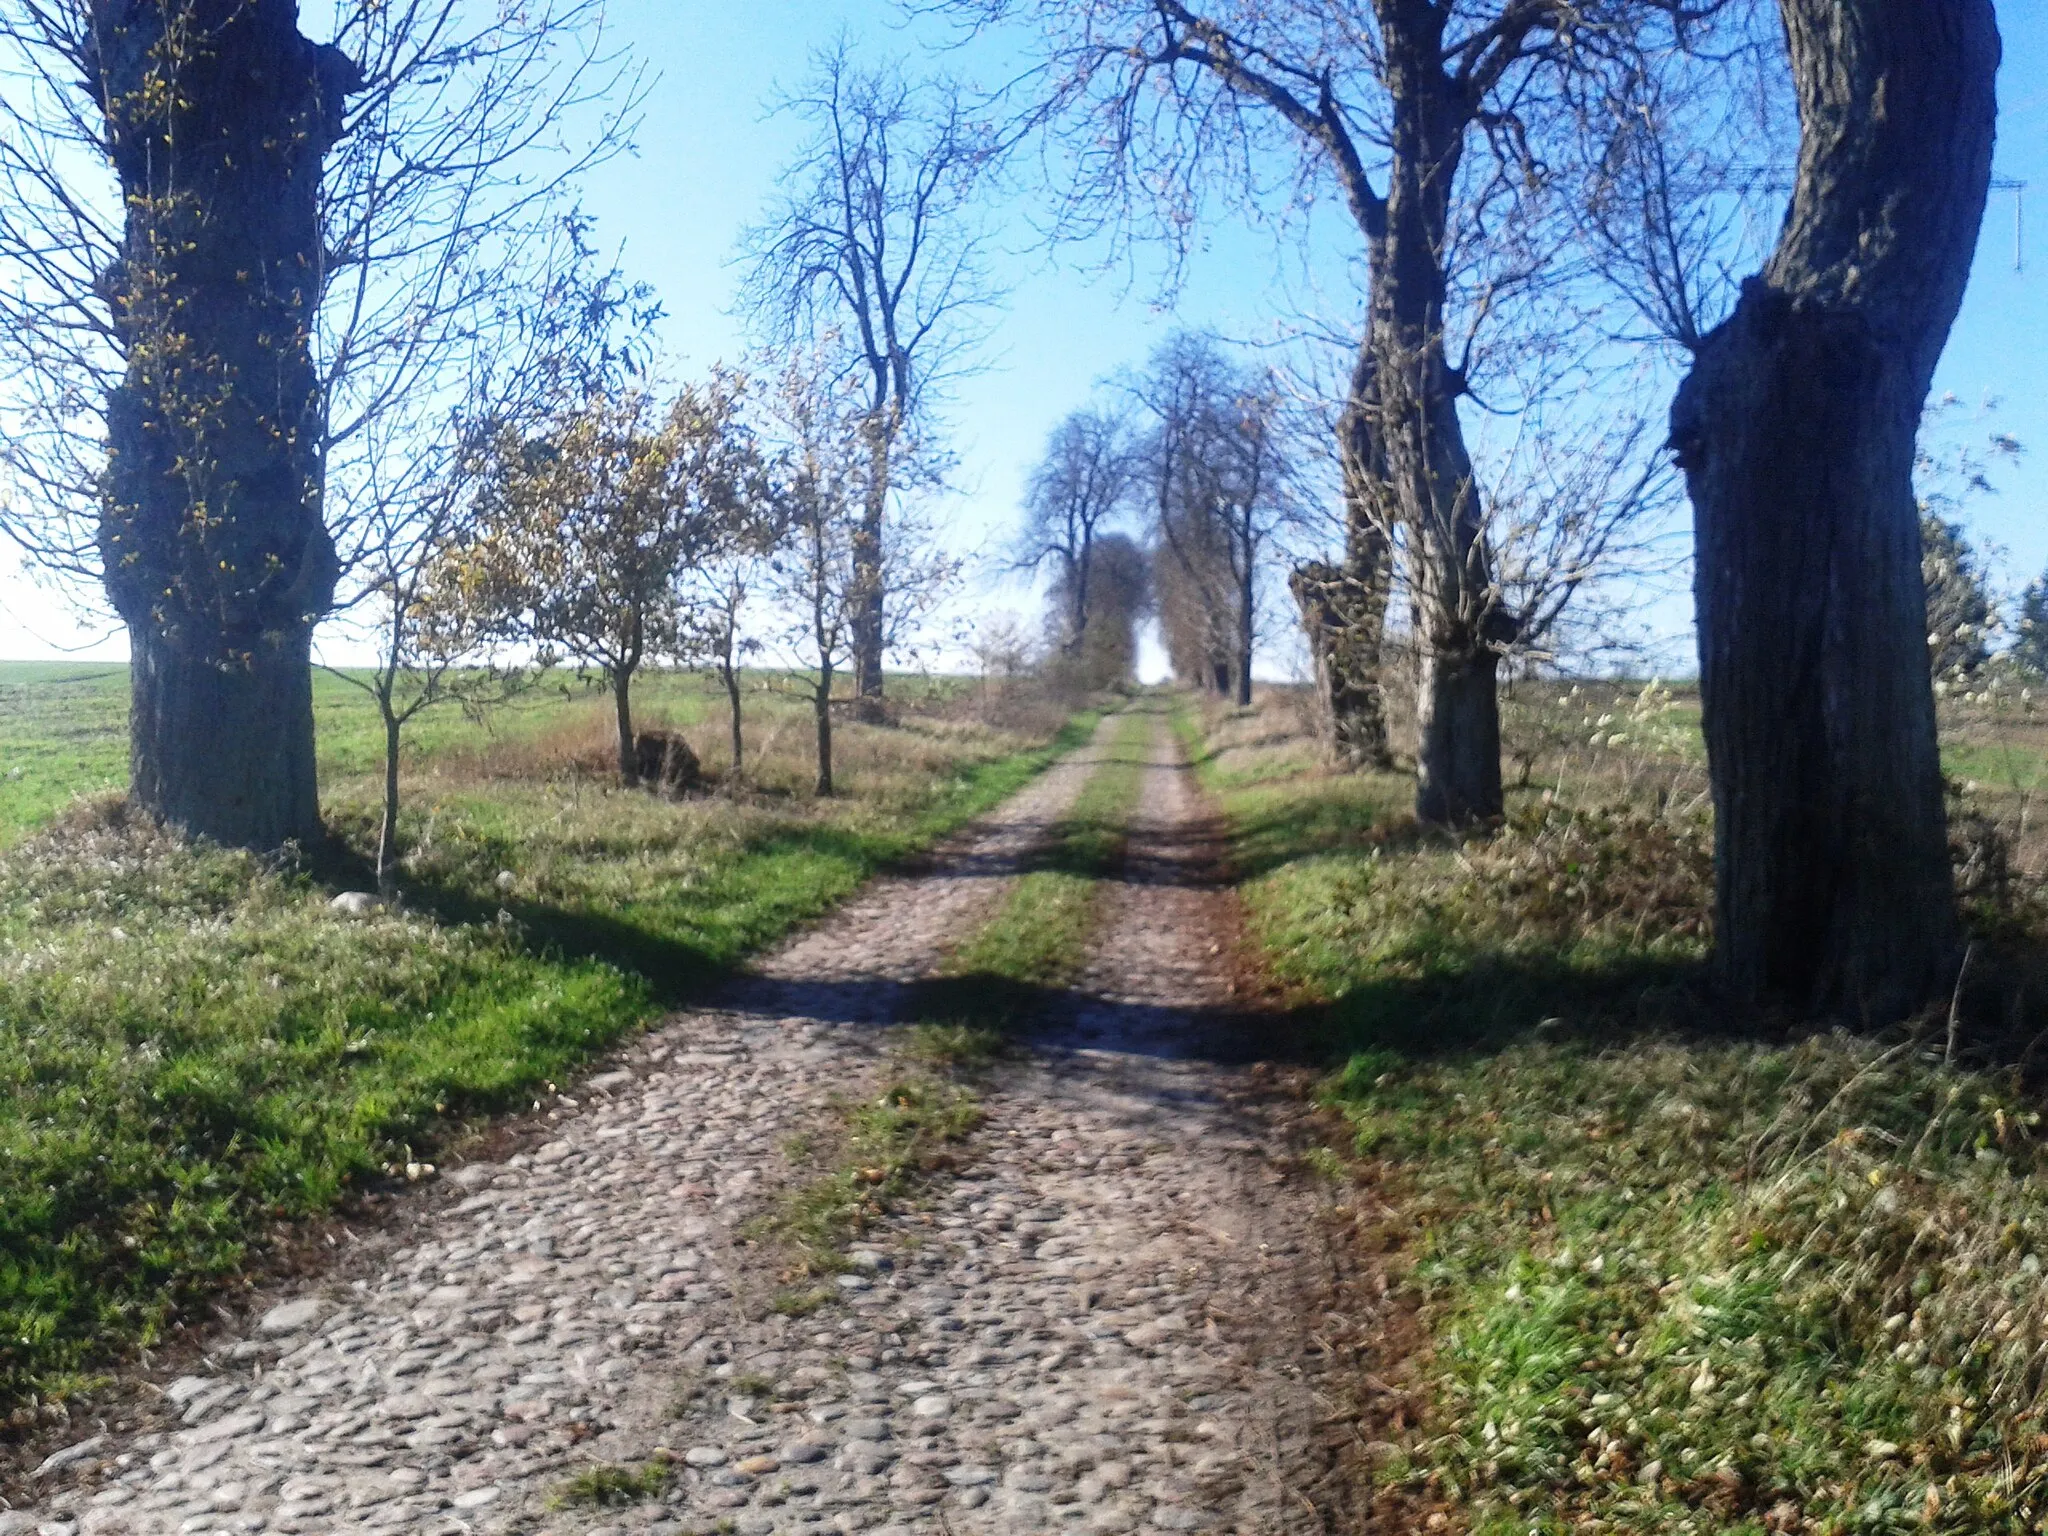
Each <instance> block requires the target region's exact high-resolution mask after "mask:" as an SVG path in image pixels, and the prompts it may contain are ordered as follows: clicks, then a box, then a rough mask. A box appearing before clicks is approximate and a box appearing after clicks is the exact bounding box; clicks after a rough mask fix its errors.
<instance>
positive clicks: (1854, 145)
mask: <svg viewBox="0 0 2048 1536" xmlns="http://www.w3.org/2000/svg"><path fill="white" fill-rule="evenodd" d="M1780 11H1781V13H1782V15H1783V18H1784V23H1785V34H1786V38H1787V42H1788V46H1789V49H1790V54H1791V60H1792V78H1793V81H1794V84H1795V86H1796V89H1797V92H1798V98H1799V118H1800V128H1801V136H1800V150H1799V169H1798V175H1797V179H1796V182H1795V184H1794V188H1793V196H1792V207H1791V212H1790V214H1789V216H1788V217H1787V219H1786V221H1785V225H1784V228H1783V230H1782V232H1781V234H1780V236H1779V239H1778V245H1777V249H1776V250H1775V251H1774V252H1773V253H1772V255H1771V258H1770V260H1769V261H1768V262H1767V263H1766V264H1765V266H1764V268H1763V270H1762V272H1760V273H1759V274H1758V275H1757V276H1755V277H1754V278H1751V279H1750V280H1749V281H1748V282H1746V283H1745V284H1744V285H1743V287H1742V293H1741V298H1740V300H1739V302H1738V303H1737V304H1736V307H1735V312H1734V314H1733V315H1732V316H1731V317H1730V318H1729V319H1728V320H1727V321H1725V322H1724V323H1723V324H1721V325H1720V326H1718V327H1716V328H1715V329H1714V330H1713V331H1711V332H1710V333H1708V334H1707V335H1705V336H1704V337H1702V338H1701V339H1700V342H1699V345H1698V349H1697V352H1696V354H1695V359H1694V363H1693V368H1692V372H1691V374H1690V375H1689V376H1688V377H1687V379H1686V381H1685V384H1684V385H1683V387H1682V388H1681V389H1680V390H1679V393H1678V397H1677V399H1676V401H1675V402H1674V403H1673V405H1672V410H1671V442H1672V446H1673V447H1674V449H1675V450H1676V452H1677V457H1678V462H1679V464H1680V466H1681V467H1682V468H1683V469H1684V471H1685V474H1686V481H1687V486H1688V488H1689V490H1690V492H1691V495H1692V503H1693V514H1694V523H1695V528H1696V532H1697V546H1698V554H1697V559H1698V572H1699V574H1698V582H1697V596H1698V605H1699V608H1698V616H1699V633H1700V686H1701V696H1702V703H1703V707H1704V719H1705V729H1706V737H1707V754H1708V766H1709V770H1710V775H1711V779H1712V784H1713V791H1714V809H1715V823H1714V835H1715V873H1716V885H1717V894H1716V917H1715V927H1714V936H1715V951H1714V968H1715V973H1716V975H1717V977H1718V978H1719V980H1720V982H1721V984H1722V985H1723V986H1724V987H1725V988H1726V989H1727V990H1728V991H1729V992H1730V993H1731V994H1732V995H1734V996H1736V997H1739V998H1753V997H1757V996H1760V995H1765V994H1773V995H1777V996H1780V997H1786V998H1789V999H1791V1000H1793V1001H1794V1002H1795V1003H1797V1004H1799V1005H1802V1006H1809V1007H1818V1008H1821V1009H1826V1010H1830V1011H1838V1012H1841V1013H1844V1014H1848V1015H1850V1016H1853V1017H1856V1018H1859V1019H1868V1020H1886V1019H1893V1018H1897V1017H1900V1016H1901V1015H1903V1014H1905V1013H1908V1012H1910V1011H1912V1010H1913V1009H1915V1008H1917V1007H1919V1006H1920V1005H1921V1004H1923V1003H1925V1002H1926V1001H1927V1000H1928V999H1929V998H1931V997H1933V996H1936V995H1938V994H1941V993H1944V992H1945V991H1946V989H1947V986H1948V983H1949V981H1950V979H1951V975H1952V969H1951V968H1952V966H1953V963H1954V960H1953V956H1954V950H1953V945H1954V941H1955V931H1956V930H1955V896H1954V889H1953V882H1952V878H1951V875H1950V871H1949V861H1948V849H1947V837H1946V828H1945V817H1944V809H1943V804H1942V778H1941V761H1940V756H1939V753H1938V750H1937V745H1936V739H1935V720H1934V699H1933V690H1932V685H1931V682H1930V679H1929V677H1928V665H1927V643H1926V635H1927V625H1926V620H1927V612H1926V602H1925V596H1924V593H1923V590H1922V585H1921V581H1922V576H1921V541H1920V529H1919V512H1918V508H1917V506H1916V504H1915V500H1914V495H1913V452H1914V431H1915V426H1916V424H1917V423H1918V421H1919V419H1920V414H1921V408H1922V405H1923V403H1924V402H1925V400H1926V397H1927V390H1928V385H1929V382H1930V380H1931V379H1932V377H1933V372H1934V366H1935V362H1936V360H1937V358H1938V357H1939V356H1940V353H1941V349H1942V345H1943V343H1944V342H1945V340H1946V339H1947V336H1948V331H1949V327H1950V325H1951V324H1952V323H1953V322H1954V319H1955V315H1956V311H1957V309H1958V307H1959V306H1960V304H1961V302H1962V296H1963V288H1964V285H1965V283H1966V282H1967V280H1968V277H1969V269H1970V261H1971V257H1972V255H1973V253H1974V251H1975V248H1976V242H1977V233H1978V229H1979V226H1980V224H1981V222H1982V219H1983V213H1984V204H1985V198H1986V195H1987V192H1988V188H1989V181H1990V174H1991V147H1992V135H1993V126H1994V121H1995V116H1996V107H1995V102H1994V98H1993V79H1994V75H1995V73H1996V71H1997V66H1998V59H1999V39H1998V32H1997V27H1996V24H1995V21H1994V18H1993V15H1992V7H1991V3H1990V0H1781V3H1780Z"/></svg>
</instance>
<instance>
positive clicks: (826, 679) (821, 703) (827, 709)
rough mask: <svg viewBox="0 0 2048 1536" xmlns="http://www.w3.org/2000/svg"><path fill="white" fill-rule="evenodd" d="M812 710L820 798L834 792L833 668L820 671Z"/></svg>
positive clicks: (812, 701) (813, 696) (812, 697)
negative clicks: (816, 747)
mask: <svg viewBox="0 0 2048 1536" xmlns="http://www.w3.org/2000/svg"><path fill="white" fill-rule="evenodd" d="M811 710H812V713H813V714H814V715H815V716H816V717H817V719H816V723H817V727H818V784H817V792H818V795H819V796H820V798H827V797H829V796H830V795H831V793H832V669H831V668H830V667H823V668H820V669H819V672H818V691H817V692H816V693H815V694H813V695H812V696H811Z"/></svg>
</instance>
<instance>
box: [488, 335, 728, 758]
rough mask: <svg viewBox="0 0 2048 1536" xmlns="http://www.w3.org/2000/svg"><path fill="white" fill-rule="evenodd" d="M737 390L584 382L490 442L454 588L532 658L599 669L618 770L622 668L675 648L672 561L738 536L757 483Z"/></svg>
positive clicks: (692, 560)
mask: <svg viewBox="0 0 2048 1536" xmlns="http://www.w3.org/2000/svg"><path fill="white" fill-rule="evenodd" d="M742 394H743V385H742V382H741V381H740V380H739V379H738V378H737V377H736V376H734V375H732V374H729V373H725V372H718V373H714V374H713V376H712V378H711V379H710V380H709V381H708V382H707V383H705V384H702V385H690V386H687V387H685V388H684V389H682V390H681V391H680V392H679V393H678V394H677V395H676V396H675V398H674V399H673V400H672V401H670V402H669V403H668V404H667V405H663V404H662V403H661V402H660V401H659V399H658V398H657V397H656V396H655V394H654V393H653V391H652V390H651V389H649V388H648V387H646V386H645V385H634V386H631V387H627V388H623V389H619V390H616V391H610V392H600V393H593V394H589V395H586V396H583V397H581V398H576V399H571V400H568V401H566V402H564V403H563V404H561V405H560V406H559V407H557V408H556V409H555V410H554V411H553V412H551V413H550V416H549V419H548V420H547V422H546V423H545V425H544V427H543V428H542V430H540V431H539V432H537V433H532V434H528V433H524V432H519V431H507V432H503V433H501V434H499V436H498V438H497V440H496V441H495V442H494V443H493V444H492V445H491V449H490V453H491V464H490V467H489V469H488V472H487V476H486V480H485V483H484V486H483V490H482V497H483V506H482V509H481V514H480V518H479V532H478V536H477V538H476V540H475V541H474V543H473V544H472V545H471V546H470V547H469V548H467V549H466V550H464V551H463V552H462V555H461V557H460V560H459V574H458V576H457V577H456V582H457V586H458V588H459V590H460V591H461V592H462V593H463V601H464V602H465V604H467V605H468V606H470V607H471V608H472V609H473V610H475V611H481V612H488V613H490V614H492V615H494V619H493V623H494V625H495V626H496V628H497V630H498V632H499V633H501V634H504V635H506V636H508V637H510V638H511V639H513V640H515V641H517V642H520V643H524V644H526V645H529V646H531V647H533V648H534V650H535V653H536V655H537V657H539V658H540V659H543V660H546V659H552V658H555V657H560V658H563V659H566V660H568V661H570V662H572V663H574V664H575V665H576V666H577V667H579V668H580V669H582V670H584V671H585V672H587V673H589V674H592V675H594V676H595V677H596V678H598V679H599V680H600V681H601V682H602V683H603V685H604V686H605V687H606V688H607V689H608V690H609V692H610V693H611V696H612V703H613V710H614V714H615V717H616V721H617V727H618V764H619V777H620V778H621V779H622V780H624V781H625V782H626V783H628V784H631V783H635V782H637V781H638V777H639V774H638V769H637V765H636V760H635V754H634V729H633V701H632V690H633V682H634V679H635V678H636V677H637V676H638V675H639V673H640V670H641V668H642V667H643V666H645V665H647V664H648V663H649V662H653V661H658V660H661V659H664V658H673V657H677V656H679V655H681V654H683V653H684V652H685V651H686V649H687V647H686V644H685V625H686V620H687V614H686V611H685V608H684V605H683V602H682V600H681V581H682V577H683V573H684V572H685V571H686V570H688V569H690V568H691V567H693V566H695V565H697V564H698V563H700V562H703V561H706V560H710V559H713V558H716V557H718V556H720V555H722V554H724V553H726V552H728V551H729V550H731V549H732V548H733V547H734V546H735V544H736V543H738V542H739V541H741V540H742V539H744V538H745V537H747V535H748V530H749V529H750V528H751V526H752V523H753V520H754V518H755V517H756V515H757V514H756V509H757V508H758V507H759V506H760V505H761V504H762V503H763V502H764V501H765V500H766V498H767V496H768V483H767V475H766V468H765V465H764V464H763V461H762V458H761V454H760V452H759V450H758V448H757V446H756V444H755V442H754V438H753V434H752V432H751V431H750V430H749V429H748V427H747V426H746V425H745V423H744V422H743V421H742V419H741V409H740V407H741V399H742Z"/></svg>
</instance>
